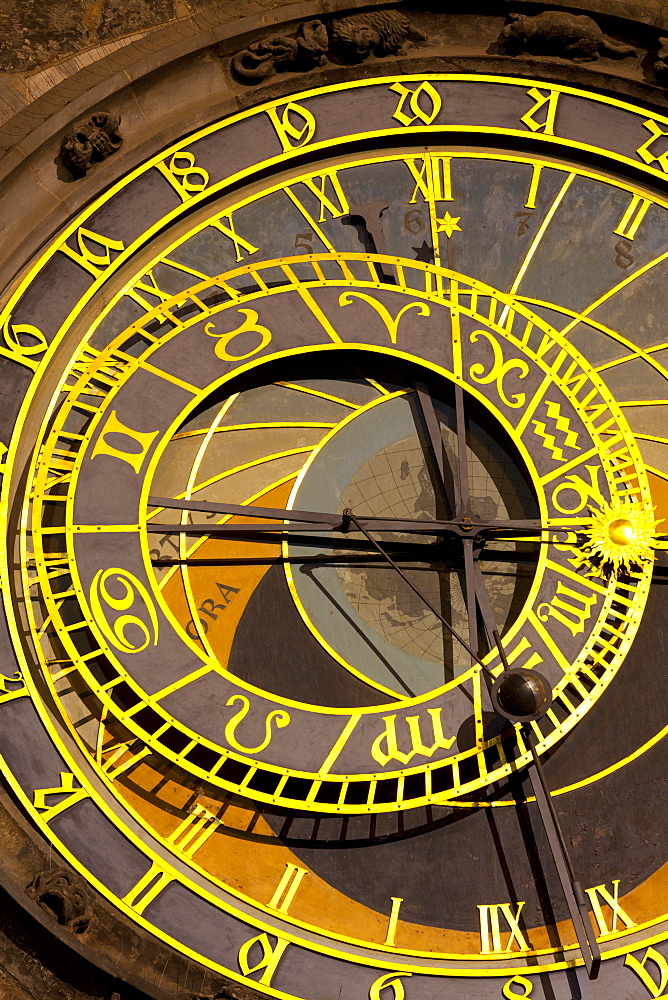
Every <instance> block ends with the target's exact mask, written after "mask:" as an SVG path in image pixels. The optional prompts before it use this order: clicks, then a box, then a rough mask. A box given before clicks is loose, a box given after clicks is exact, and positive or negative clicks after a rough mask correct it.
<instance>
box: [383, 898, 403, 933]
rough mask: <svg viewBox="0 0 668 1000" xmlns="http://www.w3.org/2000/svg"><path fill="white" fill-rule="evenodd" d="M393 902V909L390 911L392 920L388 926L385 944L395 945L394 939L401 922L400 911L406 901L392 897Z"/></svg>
mask: <svg viewBox="0 0 668 1000" xmlns="http://www.w3.org/2000/svg"><path fill="white" fill-rule="evenodd" d="M390 899H391V900H392V909H391V911H390V919H389V921H388V924H387V934H386V935H385V944H389V945H393V944H394V938H395V935H396V933H397V922H398V920H399V910H400V909H401V904H402V903H403V901H404V899H403V896H390Z"/></svg>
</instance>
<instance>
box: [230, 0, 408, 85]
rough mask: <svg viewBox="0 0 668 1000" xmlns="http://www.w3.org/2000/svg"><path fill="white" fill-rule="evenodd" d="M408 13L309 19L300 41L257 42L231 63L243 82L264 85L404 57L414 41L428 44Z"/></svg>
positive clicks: (277, 38) (281, 37)
mask: <svg viewBox="0 0 668 1000" xmlns="http://www.w3.org/2000/svg"><path fill="white" fill-rule="evenodd" d="M424 37H425V36H424V35H423V34H421V32H419V31H417V30H416V29H415V28H413V27H412V26H411V22H410V21H409V19H408V17H407V16H406V15H405V14H402V13H401V12H400V11H394V10H379V11H368V12H366V13H363V14H351V15H350V16H349V17H339V18H334V19H332V20H331V21H329V22H328V23H327V24H324V23H323V22H322V21H307V22H306V23H305V24H303V25H302V26H301V28H300V29H299V32H298V34H297V35H296V36H295V37H290V36H288V35H275V36H273V37H272V38H266V39H264V40H263V41H258V42H252V43H251V44H250V45H249V46H248V48H246V49H244V50H243V51H242V52H239V53H237V55H236V56H234V57H233V59H232V70H233V72H234V74H235V76H237V77H238V78H239V79H240V80H243V81H244V83H259V82H260V81H261V80H266V79H267V77H269V76H273V74H274V73H303V72H308V70H311V69H314V68H315V67H316V66H322V65H323V64H324V63H325V62H326V61H327V58H328V57H329V58H330V60H331V61H332V62H339V63H340V62H354V63H358V62H363V61H364V60H365V59H368V58H369V56H378V57H381V58H382V57H383V56H389V55H399V54H401V53H403V52H405V50H406V47H407V45H409V44H410V42H411V41H424Z"/></svg>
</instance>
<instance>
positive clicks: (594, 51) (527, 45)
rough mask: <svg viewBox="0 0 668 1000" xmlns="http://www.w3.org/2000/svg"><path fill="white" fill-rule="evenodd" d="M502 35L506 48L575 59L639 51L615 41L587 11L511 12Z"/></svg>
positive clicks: (581, 60)
mask: <svg viewBox="0 0 668 1000" xmlns="http://www.w3.org/2000/svg"><path fill="white" fill-rule="evenodd" d="M508 16H509V18H510V22H509V23H508V24H506V25H505V26H504V27H503V29H502V31H501V35H502V37H503V38H505V39H507V40H508V42H507V45H506V50H507V51H510V53H511V54H517V53H519V52H529V53H531V54H532V55H541V56H561V57H562V58H563V59H572V60H573V61H574V62H585V61H586V60H590V59H598V57H599V56H610V57H611V58H613V59H623V58H624V57H625V56H635V55H637V54H638V53H637V51H636V49H634V48H633V46H631V45H623V44H622V43H621V42H615V41H613V40H612V39H611V38H608V36H607V35H606V34H605V33H604V32H603V31H602V30H601V28H600V27H599V26H598V24H597V23H596V21H594V19H593V18H591V17H588V16H587V15H586V14H566V13H564V12H562V11H554V10H550V11H544V12H543V13H542V14H536V15H535V16H530V15H527V14H509V15H508Z"/></svg>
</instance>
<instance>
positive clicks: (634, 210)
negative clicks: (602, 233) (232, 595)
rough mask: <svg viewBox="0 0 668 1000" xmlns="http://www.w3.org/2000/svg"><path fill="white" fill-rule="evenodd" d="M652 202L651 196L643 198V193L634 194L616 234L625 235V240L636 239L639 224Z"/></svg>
mask: <svg viewBox="0 0 668 1000" xmlns="http://www.w3.org/2000/svg"><path fill="white" fill-rule="evenodd" d="M651 204H652V202H651V201H650V199H649V198H643V197H642V195H639V194H634V195H633V197H632V198H631V201H630V203H629V207H628V208H627V209H626V211H625V212H624V215H623V216H622V221H621V222H620V223H619V225H618V226H617V228H616V229H615V234H616V235H617V236H623V237H624V239H625V240H632V239H634V237H635V235H636V233H637V232H638V226H639V225H640V223H641V222H642V220H643V219H644V218H645V215H646V214H647V209H648V208H649V206H650V205H651Z"/></svg>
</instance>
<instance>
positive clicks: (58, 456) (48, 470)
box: [30, 434, 83, 500]
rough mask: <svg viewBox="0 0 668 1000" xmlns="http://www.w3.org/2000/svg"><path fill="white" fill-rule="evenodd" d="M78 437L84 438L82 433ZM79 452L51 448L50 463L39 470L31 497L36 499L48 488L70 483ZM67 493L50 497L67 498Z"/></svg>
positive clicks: (62, 436) (53, 498)
mask: <svg viewBox="0 0 668 1000" xmlns="http://www.w3.org/2000/svg"><path fill="white" fill-rule="evenodd" d="M60 437H61V438H64V437H65V435H64V434H60ZM77 437H78V438H80V439H81V440H83V438H82V437H81V435H77ZM77 454H78V452H77V451H72V450H67V449H65V448H53V449H51V452H50V454H49V461H48V464H47V465H46V466H43V467H41V468H40V469H39V470H38V473H37V477H36V484H35V489H34V490H33V492H32V493H31V494H30V499H31V500H35V499H36V498H37V497H43V496H44V494H45V493H46V492H47V490H52V489H54V487H56V486H63V485H65V484H69V483H70V481H71V479H72V472H73V471H74V465H75V462H76V459H77ZM66 495H67V494H66V492H60V493H58V494H55V495H53V496H50V497H49V499H51V500H55V499H61V500H65V499H66Z"/></svg>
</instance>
